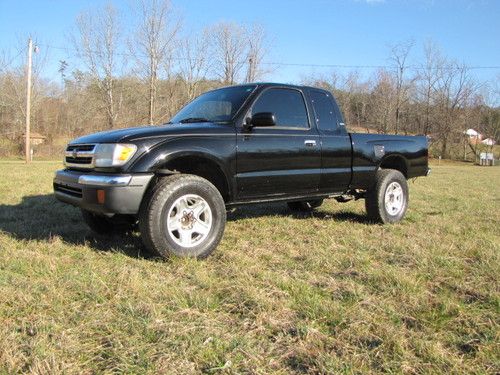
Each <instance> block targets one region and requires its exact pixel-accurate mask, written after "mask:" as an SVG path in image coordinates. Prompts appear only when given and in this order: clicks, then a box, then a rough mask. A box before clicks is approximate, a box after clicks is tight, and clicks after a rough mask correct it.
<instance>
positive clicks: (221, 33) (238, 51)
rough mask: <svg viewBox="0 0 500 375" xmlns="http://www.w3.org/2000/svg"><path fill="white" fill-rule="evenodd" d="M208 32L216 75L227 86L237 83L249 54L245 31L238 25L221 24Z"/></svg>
mask: <svg viewBox="0 0 500 375" xmlns="http://www.w3.org/2000/svg"><path fill="white" fill-rule="evenodd" d="M207 32H208V34H209V35H210V40H211V43H210V44H211V47H212V54H213V61H214V65H213V69H214V73H215V75H216V76H217V77H219V78H220V79H221V81H222V82H224V83H225V84H229V85H232V84H234V83H236V82H237V81H238V78H239V73H240V71H241V69H242V68H243V66H244V65H245V57H246V54H247V53H246V51H247V48H246V37H245V35H246V32H245V29H244V28H243V27H241V26H240V25H238V24H236V23H226V22H221V23H218V24H216V25H214V26H212V27H210V28H209V29H208V30H207Z"/></svg>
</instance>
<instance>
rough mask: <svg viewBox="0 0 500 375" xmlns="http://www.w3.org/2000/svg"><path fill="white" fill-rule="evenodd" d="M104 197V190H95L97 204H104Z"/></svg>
mask: <svg viewBox="0 0 500 375" xmlns="http://www.w3.org/2000/svg"><path fill="white" fill-rule="evenodd" d="M105 198H106V193H105V192H104V190H97V202H98V203H99V204H104V200H105Z"/></svg>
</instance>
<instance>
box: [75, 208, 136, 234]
mask: <svg viewBox="0 0 500 375" xmlns="http://www.w3.org/2000/svg"><path fill="white" fill-rule="evenodd" d="M81 211H82V217H83V220H84V221H85V223H86V224H87V225H88V227H89V228H90V229H92V231H94V232H96V233H98V234H103V235H105V234H114V233H126V232H130V231H133V230H134V229H137V219H136V218H135V217H134V216H133V215H114V216H112V217H107V216H104V215H99V214H96V213H93V212H90V211H87V210H81Z"/></svg>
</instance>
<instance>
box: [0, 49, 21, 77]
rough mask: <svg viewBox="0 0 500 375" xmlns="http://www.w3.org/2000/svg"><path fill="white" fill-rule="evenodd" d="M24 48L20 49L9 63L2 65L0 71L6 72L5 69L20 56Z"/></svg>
mask: <svg viewBox="0 0 500 375" xmlns="http://www.w3.org/2000/svg"><path fill="white" fill-rule="evenodd" d="M25 49H26V47H21V48H20V49H19V51H18V53H17V55H15V56H14V57H13V58H12V59H10V61H9V62H8V63H6V64H3V66H1V67H0V71H4V72H5V71H6V70H7V68H8V67H9V66H10V65H11V64H12V63H13V62H14V61H15V60H16V59H17V58H18V57H19V56H21V54H22V53H23V52H24V51H25Z"/></svg>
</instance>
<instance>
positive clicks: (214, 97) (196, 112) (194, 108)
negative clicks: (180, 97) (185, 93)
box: [170, 85, 256, 123]
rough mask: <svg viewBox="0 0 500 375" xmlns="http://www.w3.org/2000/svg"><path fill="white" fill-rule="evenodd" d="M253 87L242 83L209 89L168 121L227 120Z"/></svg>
mask: <svg viewBox="0 0 500 375" xmlns="http://www.w3.org/2000/svg"><path fill="white" fill-rule="evenodd" d="M255 87H256V86H255V85H244V86H233V87H226V88H223V89H218V90H214V91H209V92H207V93H205V94H202V95H200V96H198V97H197V98H196V99H194V100H193V101H192V102H191V103H189V104H188V105H186V106H185V107H184V108H182V109H181V110H180V111H179V112H178V113H177V114H176V115H175V116H174V117H173V118H172V120H170V122H172V123H175V122H203V121H207V122H208V121H210V122H228V121H230V120H231V119H232V118H233V117H234V115H236V112H238V110H239V109H240V107H241V106H242V105H243V103H244V102H245V100H246V99H247V98H248V96H249V95H250V94H251V93H252V91H253V90H254V89H255Z"/></svg>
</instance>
